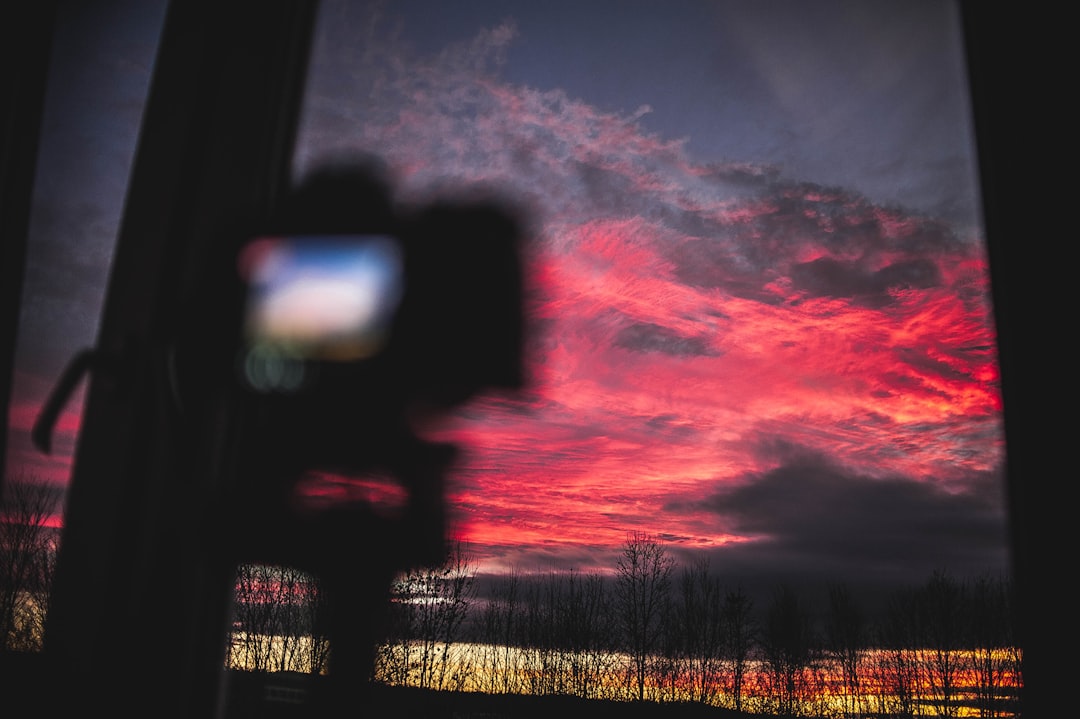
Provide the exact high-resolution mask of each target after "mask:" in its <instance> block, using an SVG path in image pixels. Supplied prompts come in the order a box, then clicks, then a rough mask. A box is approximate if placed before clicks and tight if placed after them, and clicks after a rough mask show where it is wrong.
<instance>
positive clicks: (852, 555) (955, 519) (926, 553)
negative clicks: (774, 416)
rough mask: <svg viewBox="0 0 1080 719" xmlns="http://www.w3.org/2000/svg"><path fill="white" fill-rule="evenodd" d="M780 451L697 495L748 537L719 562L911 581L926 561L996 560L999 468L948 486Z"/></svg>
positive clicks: (952, 564) (967, 563) (932, 565)
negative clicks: (761, 466) (771, 465)
mask: <svg viewBox="0 0 1080 719" xmlns="http://www.w3.org/2000/svg"><path fill="white" fill-rule="evenodd" d="M779 451H780V452H781V454H782V455H784V456H783V459H782V461H781V464H780V465H779V466H778V467H776V468H775V469H772V470H769V471H766V472H764V473H760V474H755V475H752V476H746V477H743V478H742V479H741V480H740V481H738V482H736V483H733V484H732V485H731V486H724V487H722V488H721V489H719V490H718V491H717V492H715V493H714V494H713V495H711V496H710V497H708V498H707V499H705V500H704V501H703V502H702V504H701V506H702V507H704V508H706V509H708V510H709V511H710V512H713V513H715V514H716V515H717V517H718V518H719V519H720V520H721V522H722V523H723V526H724V527H725V528H726V529H727V530H728V531H732V532H735V533H738V534H741V535H743V536H747V537H750V538H751V539H750V541H747V542H743V543H738V544H733V545H727V546H725V548H724V549H723V550H720V551H718V552H717V559H718V561H722V562H726V563H729V564H731V565H734V566H748V565H750V564H753V565H755V566H757V567H758V569H760V570H762V571H764V572H766V573H768V572H769V570H770V569H771V570H772V571H774V572H775V573H777V574H783V573H784V572H787V571H795V572H796V573H798V572H799V570H798V567H800V566H802V567H814V568H815V569H814V571H815V573H816V572H820V573H822V574H827V573H828V571H829V568H830V567H832V566H837V567H839V566H841V565H846V566H847V567H848V569H846V570H845V572H846V573H847V574H848V576H852V577H858V576H861V575H864V574H865V575H868V576H869V575H876V576H882V575H885V574H891V575H905V574H906V575H909V576H910V578H911V579H912V580H913V581H918V580H920V579H922V578H924V575H926V574H928V573H929V572H931V571H933V570H934V569H949V570H952V571H956V572H963V573H968V572H978V571H982V570H984V569H987V568H990V567H998V566H1000V565H1001V563H1002V554H1003V547H1004V546H1005V543H1004V540H1003V536H1002V535H1003V524H1002V518H1003V515H1004V507H1003V497H1002V493H1001V477H1000V473H998V472H983V473H978V475H979V476H971V477H969V478H968V481H967V482H966V483H965V485H964V487H965V488H964V490H963V491H959V492H957V491H948V490H946V489H944V488H942V487H941V486H939V485H938V484H936V483H934V482H932V481H916V480H914V479H910V478H905V477H898V476H893V477H886V478H875V477H867V476H860V475H858V474H855V473H852V472H848V471H846V470H845V469H844V468H842V467H840V466H837V465H835V464H833V463H832V462H830V461H829V460H828V459H827V458H826V457H824V456H822V455H820V454H815V453H812V452H809V451H804V450H800V449H798V448H792V447H782V448H780V449H779ZM682 508H683V509H687V508H688V507H687V506H686V505H685V504H684V505H682ZM671 509H675V510H678V509H679V507H676V506H672V507H671ZM852 568H854V571H852Z"/></svg>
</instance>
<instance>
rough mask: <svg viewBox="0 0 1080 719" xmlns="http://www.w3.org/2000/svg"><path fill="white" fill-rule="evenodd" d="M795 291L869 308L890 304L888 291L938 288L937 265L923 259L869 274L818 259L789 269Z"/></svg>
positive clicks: (852, 265) (859, 268)
mask: <svg viewBox="0 0 1080 719" xmlns="http://www.w3.org/2000/svg"><path fill="white" fill-rule="evenodd" d="M791 279H792V281H793V282H794V284H795V287H796V289H799V290H803V291H805V292H807V293H809V294H810V295H811V296H813V297H839V298H850V299H854V300H856V301H858V302H859V303H860V304H864V305H866V306H869V307H881V306H883V305H886V304H888V303H889V302H891V301H892V296H891V295H890V294H889V291H890V290H904V289H919V290H923V289H928V288H930V287H937V286H938V285H940V284H941V273H940V272H939V271H938V268H937V265H935V264H934V263H933V262H932V261H931V260H929V259H926V258H919V259H911V260H904V261H901V262H895V263H893V264H891V265H887V266H885V267H883V268H881V269H879V270H875V271H868V270H867V269H865V268H864V267H862V266H860V264H859V263H858V262H844V261H841V260H835V259H832V258H830V257H820V258H818V259H816V260H812V261H810V262H803V263H800V264H797V265H794V266H793V267H792V268H791Z"/></svg>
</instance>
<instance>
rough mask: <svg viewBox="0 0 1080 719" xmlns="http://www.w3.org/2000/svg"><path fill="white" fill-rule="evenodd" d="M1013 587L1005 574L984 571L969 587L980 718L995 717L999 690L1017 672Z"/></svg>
mask: <svg viewBox="0 0 1080 719" xmlns="http://www.w3.org/2000/svg"><path fill="white" fill-rule="evenodd" d="M1011 593H1012V587H1011V584H1010V582H1009V580H1008V579H1007V578H1005V577H1001V576H996V575H990V574H984V575H982V576H979V577H977V578H976V579H975V580H974V582H973V583H972V586H971V603H970V620H971V621H970V627H971V637H970V644H971V650H972V670H973V673H974V676H975V691H976V702H977V704H978V709H979V716H980V717H997V716H1000V715H1001V711H1002V710H1003V707H1002V701H1001V692H1002V690H1003V689H1004V687H1005V686H1006V682H1007V681H1008V680H1009V679H1010V675H1013V674H1015V672H1017V671H1018V669H1019V666H1018V665H1017V663H1016V661H1015V660H1016V653H1015V649H1014V647H1015V644H1016V638H1015V637H1014V636H1013V626H1012V610H1011V602H1010V599H1011Z"/></svg>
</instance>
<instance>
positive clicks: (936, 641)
mask: <svg viewBox="0 0 1080 719" xmlns="http://www.w3.org/2000/svg"><path fill="white" fill-rule="evenodd" d="M966 605H967V587H966V586H965V585H964V583H963V582H960V581H958V580H956V579H954V578H953V577H951V576H949V574H947V573H945V572H942V571H937V572H934V574H933V576H931V577H930V580H929V581H928V582H927V583H926V584H925V585H924V586H923V587H922V590H921V591H920V592H919V610H920V614H921V621H920V627H921V628H922V630H923V632H924V633H923V639H924V642H923V644H924V646H925V647H926V649H927V652H928V654H929V656H928V661H927V670H928V671H927V678H928V680H929V682H930V687H931V689H932V691H933V692H934V694H935V695H936V696H937V698H938V700H939V702H940V703H939V705H938V706H939V714H940V716H947V717H951V716H956V713H957V711H958V707H957V704H956V689H957V687H956V682H957V678H958V676H959V674H960V673H961V671H962V670H963V668H964V666H963V662H964V654H963V653H961V651H960V650H961V649H964V648H965V647H964V640H965V639H966V637H965V634H966V633H967V631H966V629H967V628H966V626H965V620H966V617H965V613H964V612H965V609H966Z"/></svg>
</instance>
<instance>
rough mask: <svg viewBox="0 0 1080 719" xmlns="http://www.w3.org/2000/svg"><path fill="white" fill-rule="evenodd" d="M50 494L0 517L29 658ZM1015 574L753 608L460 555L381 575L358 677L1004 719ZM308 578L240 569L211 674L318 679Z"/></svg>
mask: <svg viewBox="0 0 1080 719" xmlns="http://www.w3.org/2000/svg"><path fill="white" fill-rule="evenodd" d="M58 499H59V498H58V496H57V492H56V490H55V488H53V487H52V486H51V485H48V484H46V483H43V482H35V481H32V480H27V481H21V482H13V483H10V484H9V485H8V487H7V491H6V492H5V497H4V498H3V503H2V506H0V639H2V649H3V650H4V651H6V652H11V651H16V652H26V651H36V650H40V649H41V641H42V635H43V628H44V624H45V621H46V618H47V614H48V607H49V599H50V585H51V581H50V579H51V574H52V568H53V567H54V565H55V556H56V550H57V542H58V536H57V532H56V530H55V528H54V527H52V526H50V524H49V521H48V520H49V518H50V517H51V516H52V515H53V513H54V512H55V509H56V506H57V503H58ZM1011 596H1012V587H1011V582H1010V579H1009V578H1008V577H1006V576H1000V575H990V574H987V575H983V576H979V577H974V578H960V577H956V576H953V575H951V574H949V573H948V572H946V571H938V572H934V573H933V574H932V575H931V576H930V577H928V578H927V579H926V580H925V581H923V582H922V583H921V584H918V585H915V586H910V587H904V588H901V589H898V590H896V591H895V592H893V593H892V594H891V595H890V596H889V597H888V601H887V602H886V603H885V605H884V608H883V609H882V608H878V609H876V610H875V611H874V612H872V613H871V612H870V611H868V610H867V608H866V607H865V606H864V604H863V603H861V598H860V597H858V596H856V594H855V592H854V591H853V590H852V589H851V588H849V587H848V586H846V585H844V584H832V585H829V586H828V587H827V588H826V591H825V592H824V593H823V595H822V596H808V595H807V594H806V592H805V590H802V592H800V590H797V589H796V588H795V587H793V586H784V585H782V586H778V587H776V588H775V590H774V591H773V593H772V594H771V596H769V597H767V598H766V599H764V600H762V599H760V598H758V599H755V598H754V597H752V596H751V595H750V594H748V593H747V592H746V591H744V589H743V588H742V587H740V586H727V585H725V583H724V581H723V577H722V576H720V575H719V574H718V573H716V572H714V571H712V568H711V567H710V566H709V564H708V563H707V562H705V561H697V562H693V563H690V564H688V565H685V566H680V565H679V564H678V563H677V561H676V560H675V558H674V556H673V555H672V553H671V552H670V550H669V548H668V547H667V546H665V544H664V543H663V542H662V541H661V540H660V539H659V538H657V537H655V536H651V535H648V534H643V533H640V532H632V533H630V534H628V535H627V538H626V541H625V543H624V545H623V546H622V548H621V552H620V555H619V557H618V560H617V561H616V563H615V566H614V567H611V568H610V569H609V570H608V571H605V572H601V571H595V572H588V573H584V572H579V571H548V572H544V573H524V572H510V573H508V574H506V575H503V576H499V577H494V578H488V579H487V580H482V578H480V577H478V575H477V567H476V564H475V562H474V561H473V560H472V558H471V557H470V555H469V552H468V550H467V548H466V547H464V546H462V545H460V544H458V545H455V546H453V547H451V548H450V551H449V552H448V554H447V561H446V562H445V563H444V564H442V565H440V566H438V567H430V568H423V569H417V570H414V571H412V572H409V573H406V574H403V575H401V576H399V577H398V578H397V580H396V581H395V583H394V585H393V588H392V593H391V596H390V598H389V602H388V603H387V606H386V614H385V616H383V617H372V618H371V620H372V621H375V622H381V624H382V625H383V626H384V627H385V637H384V641H383V642H382V643H381V644H380V645H379V646H378V647H377V648H376V649H375V650H376V652H377V661H376V669H375V676H374V677H372V679H373V680H374V681H375V682H376V683H379V684H382V685H385V686H388V687H413V688H418V689H422V690H428V691H443V692H445V691H468V692H483V693H487V694H494V695H519V694H520V695H530V696H567V697H578V698H582V699H603V700H619V701H631V700H632V701H638V702H642V701H653V702H683V703H697V704H701V705H707V706H715V707H724V708H727V709H730V710H734V711H741V712H753V713H762V714H773V715H783V716H846V717H857V716H878V717H917V716H971V715H975V716H980V717H1006V716H1019V715H1020V713H1021V711H1020V710H1021V703H1020V699H1019V692H1020V690H1021V688H1022V684H1023V682H1022V670H1021V665H1022V654H1021V651H1020V649H1019V647H1018V646H1017V644H1018V642H1017V639H1016V637H1015V636H1014V634H1013V622H1012V611H1011ZM325 614H326V612H325V607H324V606H323V595H322V593H321V591H320V587H319V584H318V582H317V581H316V580H315V579H314V578H312V577H311V576H309V575H307V574H305V573H304V572H301V571H298V570H296V569H292V568H288V567H274V566H266V565H243V566H241V567H239V568H238V570H237V576H236V585H235V600H234V607H233V617H232V626H231V628H230V630H229V631H228V642H227V647H226V650H225V659H224V661H225V665H226V667H229V668H233V669H243V670H252V671H259V672H303V673H308V674H321V673H324V672H325V671H326V667H327V665H328V659H329V656H330V652H331V651H332V647H331V646H330V642H329V640H328V638H327V632H326V628H325V625H324V623H325Z"/></svg>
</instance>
